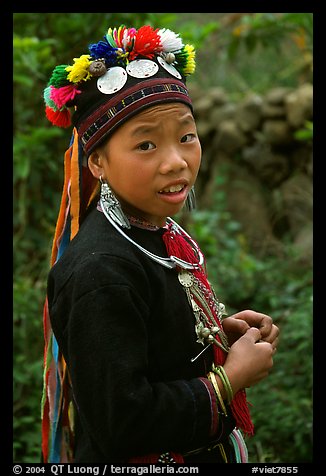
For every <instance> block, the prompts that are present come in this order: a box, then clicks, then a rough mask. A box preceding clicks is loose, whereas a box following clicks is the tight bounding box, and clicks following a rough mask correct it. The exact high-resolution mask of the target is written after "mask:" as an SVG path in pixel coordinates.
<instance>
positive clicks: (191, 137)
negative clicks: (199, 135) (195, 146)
mask: <svg viewBox="0 0 326 476" xmlns="http://www.w3.org/2000/svg"><path fill="white" fill-rule="evenodd" d="M195 137H196V135H195V134H186V135H185V136H183V137H182V138H181V142H182V143H184V142H191V141H192V140H194V138H195Z"/></svg>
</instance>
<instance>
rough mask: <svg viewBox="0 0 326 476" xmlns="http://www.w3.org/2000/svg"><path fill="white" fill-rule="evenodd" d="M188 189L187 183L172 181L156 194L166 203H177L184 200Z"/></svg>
mask: <svg viewBox="0 0 326 476" xmlns="http://www.w3.org/2000/svg"><path fill="white" fill-rule="evenodd" d="M188 189H189V187H188V184H187V183H186V182H185V181H182V183H174V184H171V185H168V186H167V187H164V188H162V190H160V191H159V192H158V195H159V197H160V198H161V200H163V201H164V202H166V203H169V204H171V205H173V204H174V205H179V204H181V203H182V202H184V201H185V200H186V198H187V194H188Z"/></svg>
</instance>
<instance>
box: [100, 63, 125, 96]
mask: <svg viewBox="0 0 326 476" xmlns="http://www.w3.org/2000/svg"><path fill="white" fill-rule="evenodd" d="M127 79H128V75H127V73H126V70H125V69H124V68H121V66H114V67H113V68H109V69H108V70H107V72H106V73H105V74H103V76H101V77H100V78H98V80H97V88H98V90H99V91H101V93H103V94H113V93H116V92H117V91H120V89H122V88H123V86H124V85H125V84H126V82H127Z"/></svg>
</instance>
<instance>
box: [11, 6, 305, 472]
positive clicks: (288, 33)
mask: <svg viewBox="0 0 326 476" xmlns="http://www.w3.org/2000/svg"><path fill="white" fill-rule="evenodd" d="M237 15H238V16H237ZM276 15H277V16H276ZM121 23H124V24H126V25H128V26H130V25H133V26H135V27H139V26H140V25H141V24H144V23H148V24H151V25H152V26H154V27H162V25H163V26H164V27H167V28H171V29H172V30H173V29H175V30H176V31H180V32H181V35H182V37H183V38H184V40H185V41H186V42H189V43H194V44H195V46H196V48H197V49H198V51H197V63H198V65H200V68H198V73H197V74H196V81H197V82H199V84H200V85H202V86H203V87H204V88H205V87H208V86H215V85H218V86H222V87H224V88H225V89H226V90H227V91H230V92H231V93H232V94H233V93H234V92H240V93H241V94H242V93H244V92H246V91H248V90H255V91H256V92H260V91H262V90H263V89H267V88H269V87H271V86H275V85H278V86H280V85H296V83H297V81H299V77H300V78H301V76H300V75H301V74H302V73H303V72H304V71H305V69H304V68H306V67H307V65H308V67H309V64H310V63H309V61H310V58H311V42H312V40H311V29H312V16H311V14H309V13H296V14H295V13H293V14H290V13H289V14H266V13H260V14H259V13H254V14H208V13H207V14H206V13H187V14H186V13H183V14H176V13H68V14H67V13H15V14H14V38H13V45H14V50H13V60H14V71H13V76H14V143H13V152H14V168H13V171H14V177H13V185H14V209H13V212H14V213H13V220H14V317H13V328H14V382H13V385H14V420H13V421H14V448H13V449H14V461H17V462H26V463H33V462H35V463H37V462H39V461H40V444H41V437H40V435H41V429H40V399H41V394H42V372H43V368H42V360H43V326H42V308H43V302H44V297H45V286H46V276H47V272H48V269H49V255H50V247H51V240H52V237H53V234H54V226H55V223H56V219H57V213H58V209H59V203H60V196H61V190H62V179H63V155H64V151H65V150H66V148H67V146H68V144H69V140H70V134H71V131H67V130H61V129H58V128H55V127H52V126H51V125H50V124H49V123H48V121H47V120H46V118H45V117H44V102H43V89H44V88H45V86H46V84H47V81H48V78H49V76H50V74H51V71H52V69H53V68H54V66H56V65H57V64H63V63H69V62H71V61H72V58H74V57H75V56H79V55H80V54H81V53H82V52H84V50H85V46H86V45H87V44H88V43H91V42H93V41H98V40H99V32H101V31H103V32H104V31H105V30H106V28H107V27H108V25H120V24H121ZM238 27H239V28H238ZM237 28H238V29H237ZM293 34H294V35H295V36H293ZM271 45H273V48H271ZM274 50H275V51H276V53H274V52H273V51H274ZM305 55H307V56H305ZM309 55H310V56H309ZM300 61H301V62H300ZM310 131H311V133H312V128H310V124H307V128H306V129H305V132H303V131H302V132H300V133H299V136H298V137H297V139H298V140H304V139H308V140H309V139H310V136H309V137H308V135H307V134H308V133H310ZM305 134H306V135H305ZM303 136H304V137H303ZM222 179H223V177H221V178H220V179H219V180H222ZM215 203H216V205H214V208H213V209H210V210H206V211H203V210H200V211H197V212H196V214H194V217H193V221H192V223H190V225H189V229H190V231H191V232H192V233H193V234H194V236H196V237H197V239H198V241H199V242H200V244H201V246H202V248H203V250H204V251H205V253H206V256H207V261H208V269H209V270H210V278H211V280H212V282H213V284H214V287H215V289H216V292H217V295H218V296H219V297H220V298H221V299H222V301H224V303H225V304H226V306H227V310H228V311H229V313H230V314H231V313H232V312H233V310H238V309H241V308H243V307H242V306H245V307H249V305H250V307H252V308H256V309H259V310H261V311H262V312H265V313H270V314H271V315H273V317H274V318H275V320H276V321H277V323H278V324H280V327H281V332H282V340H281V342H282V343H281V344H280V348H279V351H278V353H277V354H276V357H275V368H274V369H273V371H272V373H271V375H270V378H268V379H266V381H264V382H263V383H262V384H261V385H260V386H257V390H256V389H255V388H253V389H251V390H250V399H251V401H252V402H253V403H254V411H253V414H254V419H255V422H256V425H257V436H256V437H255V438H254V439H253V442H252V443H251V442H250V443H249V444H250V445H251V454H252V455H253V456H252V459H254V458H255V457H256V458H257V460H261V461H283V462H284V461H287V462H289V461H294V462H296V461H299V460H300V461H307V460H309V457H310V451H311V440H310V431H311V360H310V359H309V356H310V355H311V300H310V297H311V282H310V276H309V272H308V270H305V269H301V268H300V266H299V265H298V264H297V263H296V258H295V256H293V255H292V254H291V253H292V252H291V246H289V247H288V249H287V254H286V259H284V258H283V259H282V260H281V259H277V258H276V257H269V258H264V259H261V258H257V257H255V256H253V255H251V254H250V253H249V252H248V249H247V245H246V237H245V236H244V234H243V232H242V230H241V228H240V226H239V224H238V223H236V222H235V221H234V220H232V217H231V216H230V214H229V213H228V212H227V211H226V210H225V209H224V207H223V203H224V202H223V195H222V194H221V193H219V194H217V196H216V200H215ZM306 356H307V357H306ZM289 442H290V445H289Z"/></svg>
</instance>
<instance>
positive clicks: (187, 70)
mask: <svg viewBox="0 0 326 476" xmlns="http://www.w3.org/2000/svg"><path fill="white" fill-rule="evenodd" d="M175 58H176V62H177V64H176V67H177V69H178V71H180V73H181V74H183V76H188V75H189V74H193V73H194V71H195V69H196V61H195V48H194V47H193V45H185V46H184V47H183V48H182V50H181V51H180V52H178V53H175Z"/></svg>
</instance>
